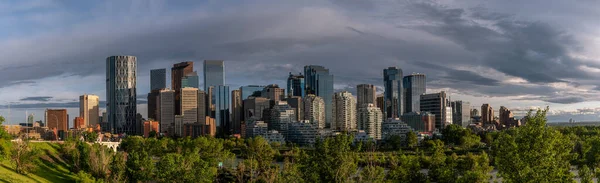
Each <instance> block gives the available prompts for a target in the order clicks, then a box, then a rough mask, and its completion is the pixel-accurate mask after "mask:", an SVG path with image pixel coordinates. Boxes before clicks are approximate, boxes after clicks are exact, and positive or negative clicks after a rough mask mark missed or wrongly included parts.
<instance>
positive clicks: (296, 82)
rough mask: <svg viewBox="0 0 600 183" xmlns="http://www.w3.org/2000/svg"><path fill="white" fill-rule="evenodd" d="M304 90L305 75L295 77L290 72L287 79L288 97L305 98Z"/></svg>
mask: <svg viewBox="0 0 600 183" xmlns="http://www.w3.org/2000/svg"><path fill="white" fill-rule="evenodd" d="M304 88H305V86H304V75H302V73H300V74H298V75H293V74H292V73H291V72H290V75H289V76H288V79H287V92H288V93H287V97H292V96H297V97H304V92H305V91H304Z"/></svg>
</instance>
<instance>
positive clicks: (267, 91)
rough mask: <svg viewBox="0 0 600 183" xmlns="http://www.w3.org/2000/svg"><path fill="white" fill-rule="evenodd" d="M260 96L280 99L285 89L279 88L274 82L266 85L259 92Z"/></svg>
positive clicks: (274, 99)
mask: <svg viewBox="0 0 600 183" xmlns="http://www.w3.org/2000/svg"><path fill="white" fill-rule="evenodd" d="M261 94H262V97H265V98H268V99H269V100H273V101H281V100H283V99H285V89H283V88H279V86H278V85H276V84H271V85H268V86H266V87H265V88H264V89H263V91H262V92H261Z"/></svg>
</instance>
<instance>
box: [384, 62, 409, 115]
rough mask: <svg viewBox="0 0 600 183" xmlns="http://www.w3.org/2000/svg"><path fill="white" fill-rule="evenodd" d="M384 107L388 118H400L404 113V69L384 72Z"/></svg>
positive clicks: (391, 68)
mask: <svg viewBox="0 0 600 183" xmlns="http://www.w3.org/2000/svg"><path fill="white" fill-rule="evenodd" d="M383 86H384V88H385V93H384V101H383V102H384V107H385V114H386V117H387V118H400V117H401V116H402V114H403V112H404V92H403V91H404V90H403V89H402V88H403V87H402V69H400V68H397V67H388V68H387V69H384V70H383Z"/></svg>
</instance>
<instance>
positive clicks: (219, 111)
mask: <svg viewBox="0 0 600 183" xmlns="http://www.w3.org/2000/svg"><path fill="white" fill-rule="evenodd" d="M213 96H214V99H213V100H215V116H214V118H215V124H216V125H217V134H219V135H220V136H224V135H229V134H231V132H232V129H231V124H230V121H229V104H230V93H229V86H224V85H219V86H215V88H214V91H213Z"/></svg>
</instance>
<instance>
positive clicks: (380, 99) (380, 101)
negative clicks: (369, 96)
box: [376, 94, 387, 119]
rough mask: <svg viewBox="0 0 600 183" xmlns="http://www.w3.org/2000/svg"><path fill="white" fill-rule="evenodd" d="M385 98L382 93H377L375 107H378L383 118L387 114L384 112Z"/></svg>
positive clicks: (385, 117)
mask: <svg viewBox="0 0 600 183" xmlns="http://www.w3.org/2000/svg"><path fill="white" fill-rule="evenodd" d="M384 101H385V99H384V96H383V94H379V95H377V102H376V103H377V104H376V105H377V108H379V110H381V113H382V114H383V119H387V115H386V114H385V102H384Z"/></svg>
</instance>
